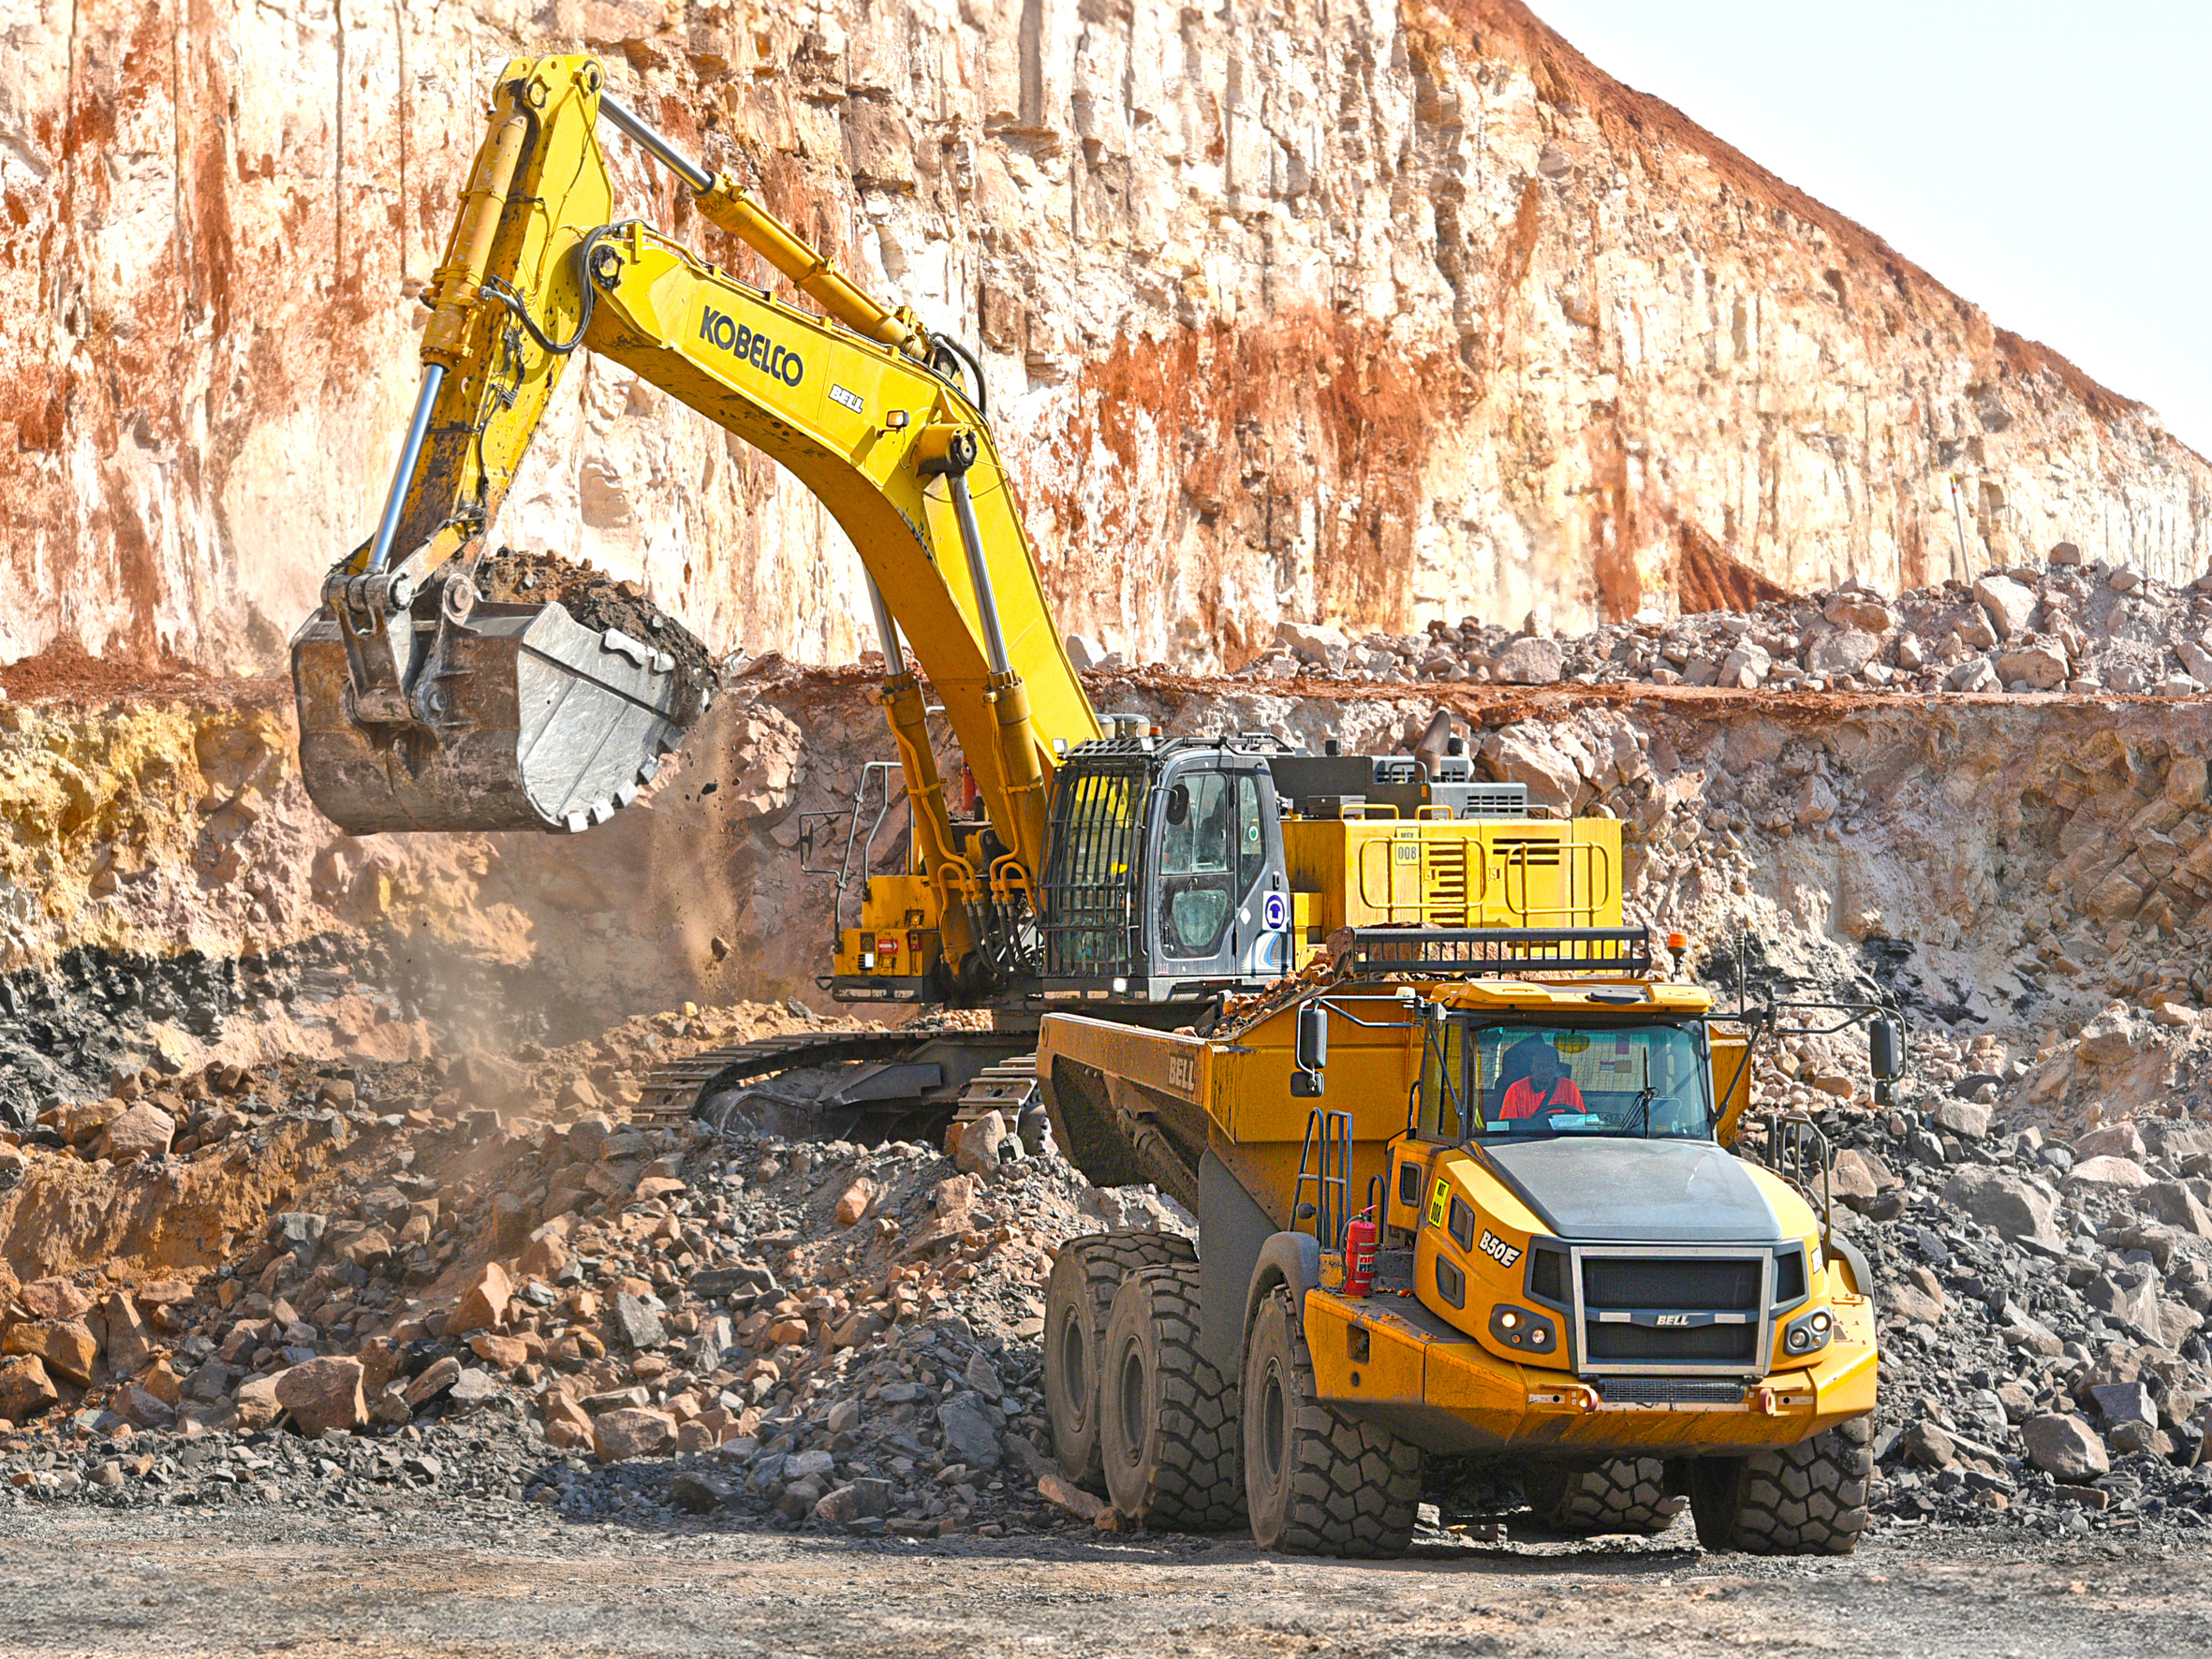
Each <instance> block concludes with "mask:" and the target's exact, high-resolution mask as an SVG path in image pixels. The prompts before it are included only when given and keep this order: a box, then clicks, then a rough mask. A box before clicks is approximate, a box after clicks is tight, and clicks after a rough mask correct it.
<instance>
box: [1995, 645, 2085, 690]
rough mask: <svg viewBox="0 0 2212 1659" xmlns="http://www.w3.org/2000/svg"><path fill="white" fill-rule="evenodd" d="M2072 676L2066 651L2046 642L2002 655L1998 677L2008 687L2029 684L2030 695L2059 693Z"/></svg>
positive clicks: (2071, 668)
mask: <svg viewBox="0 0 2212 1659" xmlns="http://www.w3.org/2000/svg"><path fill="white" fill-rule="evenodd" d="M2072 674H2073V665H2072V663H2071V662H2069V661H2068V660H2067V656H2066V653H2065V651H2064V650H2062V649H2061V648H2060V647H2058V646H2057V645H2054V644H2051V643H2050V642H2048V641H2046V640H2042V639H2039V640H2036V641H2035V642H2034V643H2033V644H2028V645H2023V646H2021V648H2020V649H2019V650H2017V651H2006V652H2000V653H1998V659H1997V677H1998V679H1999V680H2002V681H2003V682H2004V683H2005V684H2006V685H2007V686H2008V687H2011V686H2014V685H2021V684H2025V685H2026V686H2027V687H2028V690H2030V691H2056V690H2057V688H2058V687H2059V686H2061V685H2064V684H2065V683H2066V682H2067V681H2068V680H2069V679H2070V678H2071V677H2072Z"/></svg>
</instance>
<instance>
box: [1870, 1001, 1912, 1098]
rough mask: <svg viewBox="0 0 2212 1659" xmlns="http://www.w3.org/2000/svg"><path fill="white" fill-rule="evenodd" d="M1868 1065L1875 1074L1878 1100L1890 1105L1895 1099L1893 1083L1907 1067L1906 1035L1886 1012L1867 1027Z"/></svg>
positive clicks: (1875, 1091)
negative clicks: (1892, 1088) (1891, 1086)
mask: <svg viewBox="0 0 2212 1659" xmlns="http://www.w3.org/2000/svg"><path fill="white" fill-rule="evenodd" d="M1866 1069H1867V1070H1868V1071H1870V1072H1872V1073H1873V1074H1874V1102H1875V1104H1876V1105H1877V1106H1888V1105H1890V1104H1892V1102H1893V1099H1894V1094H1893V1091H1892V1090H1891V1088H1890V1085H1891V1084H1892V1083H1895V1081H1896V1080H1897V1074H1898V1073H1900V1072H1902V1071H1903V1070H1904V1069H1905V1036H1904V1034H1903V1033H1902V1032H1900V1031H1899V1030H1898V1029H1897V1022H1896V1021H1895V1020H1892V1019H1890V1018H1889V1017H1888V1016H1886V1015H1884V1016H1883V1017H1882V1018H1880V1019H1879V1020H1872V1021H1870V1022H1868V1024H1867V1027H1866Z"/></svg>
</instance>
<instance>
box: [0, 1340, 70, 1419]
mask: <svg viewBox="0 0 2212 1659" xmlns="http://www.w3.org/2000/svg"><path fill="white" fill-rule="evenodd" d="M60 1398H61V1394H60V1392H59V1391H58V1390H57V1389H56V1388H55V1387H54V1386H53V1379H52V1377H50V1376H48V1375H47V1374H46V1366H45V1363H44V1362H43V1361H42V1360H40V1359H39V1358H38V1357H37V1355H35V1354H18V1355H16V1356H14V1357H13V1358H7V1359H0V1417H5V1418H7V1420H8V1421H9V1422H11V1423H21V1422H23V1421H25V1420H27V1419H28V1418H31V1417H37V1415H38V1414H39V1413H40V1412H42V1411H44V1410H45V1409H46V1408H47V1407H48V1406H50V1405H52V1404H53V1403H54V1402H55V1401H57V1400H59V1399H60Z"/></svg>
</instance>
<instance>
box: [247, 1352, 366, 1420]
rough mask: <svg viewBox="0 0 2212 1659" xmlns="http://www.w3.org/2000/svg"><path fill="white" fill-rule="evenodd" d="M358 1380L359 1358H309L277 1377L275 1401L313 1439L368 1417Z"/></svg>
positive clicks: (359, 1378) (359, 1375) (359, 1376)
mask: <svg viewBox="0 0 2212 1659" xmlns="http://www.w3.org/2000/svg"><path fill="white" fill-rule="evenodd" d="M276 1402H277V1404H279V1405H281V1406H283V1407H284V1409H285V1410H286V1411H288V1412H289V1413H290V1414H291V1418H292V1423H293V1425H294V1427H296V1428H297V1429H298V1430H299V1431H300V1432H301V1433H302V1434H304V1435H306V1436H307V1437H308V1438H309V1439H310V1440H313V1439H315V1438H316V1437H317V1435H320V1434H325V1433H328V1432H330V1431H332V1430H333V1429H344V1430H352V1429H358V1428H360V1427H361V1425H362V1424H364V1423H366V1422H367V1421H368V1420H369V1406H368V1402H367V1401H366V1400H364V1399H363V1398H362V1397H361V1361H360V1360H358V1359H339V1358H329V1359H310V1360H308V1361H307V1362H306V1363H305V1364H304V1365H295V1366H293V1367H292V1368H291V1369H290V1370H289V1371H288V1372H286V1373H284V1375H283V1376H282V1377H280V1378H279V1379H278V1381H277V1384H276ZM242 1415H243V1414H242Z"/></svg>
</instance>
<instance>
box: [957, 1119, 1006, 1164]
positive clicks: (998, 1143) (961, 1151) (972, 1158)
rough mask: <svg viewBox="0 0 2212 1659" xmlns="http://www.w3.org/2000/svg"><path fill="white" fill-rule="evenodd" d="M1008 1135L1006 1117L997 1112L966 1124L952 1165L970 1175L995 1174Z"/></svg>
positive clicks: (962, 1128)
mask: <svg viewBox="0 0 2212 1659" xmlns="http://www.w3.org/2000/svg"><path fill="white" fill-rule="evenodd" d="M1006 1135H1007V1128H1006V1118H1005V1116H1004V1115H1003V1114H1001V1113H999V1112H996V1111H987V1112H985V1113H984V1114H983V1115H982V1116H981V1117H980V1118H977V1119H975V1120H973V1121H972V1122H970V1123H963V1124H962V1125H961V1126H960V1132H959V1138H958V1140H957V1141H955V1142H954V1145H953V1151H952V1162H953V1163H954V1164H955V1165H956V1166H958V1167H960V1168H961V1169H962V1170H964V1171H966V1173H967V1174H970V1175H989V1174H991V1173H993V1172H994V1171H995V1170H996V1169H997V1167H998V1164H999V1158H1000V1155H1001V1148H1002V1147H1003V1146H1004V1144H1005V1141H1006Z"/></svg>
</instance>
